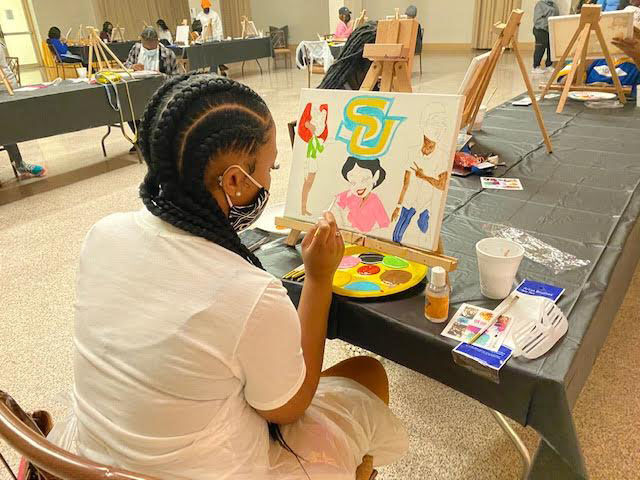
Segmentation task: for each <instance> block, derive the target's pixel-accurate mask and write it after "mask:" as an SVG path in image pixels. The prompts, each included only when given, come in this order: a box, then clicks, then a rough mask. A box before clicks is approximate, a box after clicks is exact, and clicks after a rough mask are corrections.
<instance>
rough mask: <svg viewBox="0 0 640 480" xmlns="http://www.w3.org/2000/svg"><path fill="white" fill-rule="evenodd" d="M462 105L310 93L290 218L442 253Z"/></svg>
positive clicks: (434, 99)
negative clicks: (323, 220) (327, 220)
mask: <svg viewBox="0 0 640 480" xmlns="http://www.w3.org/2000/svg"><path fill="white" fill-rule="evenodd" d="M462 100H463V99H462V97H461V96H459V95H430V94H420V93H389V92H364V91H347V90H318V89H303V90H302V93H301V100H300V110H299V117H298V127H297V131H296V139H295V144H294V151H293V162H292V166H291V173H290V177H289V188H288V190H287V202H286V207H285V214H284V216H285V217H288V218H292V219H295V220H302V221H305V222H315V221H316V219H317V217H318V216H319V215H320V214H321V213H322V212H323V211H324V210H326V209H327V208H329V207H330V206H331V205H332V204H333V208H332V209H331V211H332V212H333V213H334V214H335V216H336V219H337V221H338V224H339V226H340V228H342V229H344V230H347V231H351V232H356V233H360V234H363V235H366V236H368V237H372V238H378V239H381V240H385V241H391V242H396V243H399V244H401V245H404V246H407V247H414V248H418V249H422V250H430V251H435V250H436V249H437V248H438V241H439V238H440V227H441V224H442V219H443V215H444V205H445V202H446V198H447V190H448V187H449V179H450V176H451V168H452V165H453V155H454V153H455V146H456V139H457V135H458V131H459V128H460V118H461V114H462V106H463V101H462ZM305 192H306V193H308V195H307V196H306V204H305V201H304V200H305V199H304V198H303V197H304V196H305ZM304 209H306V210H307V211H306V212H303V210H304ZM396 210H397V211H396ZM394 213H395V215H394Z"/></svg>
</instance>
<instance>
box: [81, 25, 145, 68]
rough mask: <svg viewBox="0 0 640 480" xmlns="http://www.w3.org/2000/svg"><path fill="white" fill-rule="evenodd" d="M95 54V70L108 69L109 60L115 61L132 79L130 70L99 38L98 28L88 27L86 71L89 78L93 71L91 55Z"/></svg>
mask: <svg viewBox="0 0 640 480" xmlns="http://www.w3.org/2000/svg"><path fill="white" fill-rule="evenodd" d="M94 54H95V56H96V61H97V62H98V69H97V70H96V72H101V71H103V70H110V69H111V66H110V62H112V61H113V62H115V63H116V64H117V65H118V66H119V67H120V68H121V69H122V70H123V71H124V72H126V73H128V74H129V76H130V77H131V78H132V79H133V78H134V77H133V75H132V74H131V72H130V71H129V70H128V69H127V68H126V67H125V66H124V65H123V64H122V62H121V61H120V59H119V58H118V57H117V56H116V55H115V54H114V53H113V52H112V51H111V49H110V48H109V47H108V46H107V44H106V43H104V42H103V41H102V39H101V38H100V34H99V33H98V30H97V29H95V28H93V27H90V33H89V65H88V67H89V70H88V73H87V77H88V78H91V74H92V71H93V56H94ZM109 57H111V60H109Z"/></svg>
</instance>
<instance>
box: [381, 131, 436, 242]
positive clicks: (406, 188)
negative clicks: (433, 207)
mask: <svg viewBox="0 0 640 480" xmlns="http://www.w3.org/2000/svg"><path fill="white" fill-rule="evenodd" d="M435 149H436V142H434V141H433V140H430V139H429V138H427V137H426V136H424V139H423V144H422V149H421V153H422V155H423V156H424V157H428V156H429V155H431V154H432V153H433V152H434V151H435ZM414 176H415V177H416V179H417V180H420V182H412V180H413V178H412V177H414ZM447 179H448V173H447V172H442V173H440V174H439V175H438V178H433V177H430V176H428V175H427V174H425V172H424V170H423V169H422V168H421V167H420V166H419V165H418V164H417V163H416V162H413V165H412V166H410V167H409V168H408V169H407V170H406V171H405V173H404V182H403V185H402V190H401V191H400V196H399V197H398V206H397V207H396V209H395V210H394V212H393V214H392V215H391V221H396V220H397V223H396V226H395V228H394V230H393V241H394V242H398V243H401V242H402V240H403V238H404V235H405V233H406V231H407V228H409V225H410V224H411V221H412V220H413V218H414V217H415V216H416V214H418V219H417V222H416V224H417V226H418V229H419V230H420V231H421V232H422V233H424V234H426V233H427V230H429V219H430V213H429V209H428V208H427V207H426V206H425V207H424V208H420V207H419V208H418V209H416V208H415V207H416V206H419V205H425V203H424V202H420V201H419V200H420V199H421V198H422V199H424V197H425V194H426V192H425V190H424V188H423V187H424V185H423V184H422V183H421V182H427V183H428V184H430V185H432V186H433V187H435V188H436V189H438V190H440V191H444V189H445V188H446V186H447ZM410 189H411V190H412V191H411V192H410ZM407 192H410V195H409V197H410V200H409V201H408V202H405V200H406V197H407Z"/></svg>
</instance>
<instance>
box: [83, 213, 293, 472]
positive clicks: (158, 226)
mask: <svg viewBox="0 0 640 480" xmlns="http://www.w3.org/2000/svg"><path fill="white" fill-rule="evenodd" d="M300 337H301V333H300V322H299V319H298V315H297V312H296V310H295V308H294V306H293V305H292V303H291V301H290V300H289V298H288V297H287V293H286V290H285V289H284V288H283V286H282V284H281V282H280V281H279V280H276V279H275V278H274V277H273V276H271V275H270V274H268V273H266V272H264V271H262V270H260V269H258V268H256V267H254V266H252V265H250V264H249V263H248V262H247V261H246V260H244V259H242V258H241V257H240V256H238V255H236V254H234V253H232V252H230V251H228V250H226V249H224V248H223V247H221V246H218V245H216V244H214V243H212V242H209V241H207V240H205V239H203V238H200V237H195V236H192V235H190V234H188V233H186V232H184V231H182V230H180V229H177V228H174V227H173V226H171V225H169V224H168V223H166V222H164V221H162V220H160V219H159V218H157V217H155V216H153V215H152V214H151V213H149V212H147V211H146V210H141V211H138V212H130V213H119V214H114V215H111V216H109V217H106V218H104V219H102V220H100V221H99V222H98V223H96V224H95V225H94V226H93V228H92V229H91V231H90V232H89V233H88V235H87V238H86V240H85V243H84V246H83V248H82V253H81V257H80V267H79V271H78V277H77V301H76V308H75V346H76V349H75V357H74V376H75V382H74V395H73V404H74V413H75V416H76V418H77V421H78V438H77V442H78V445H77V447H78V450H79V452H80V454H82V455H84V456H86V457H88V458H90V459H92V460H95V461H98V462H101V463H105V464H110V465H115V466H120V467H123V468H127V469H129V470H133V471H139V472H145V473H148V474H151V475H156V476H158V478H163V479H165V480H172V479H184V478H190V479H195V478H198V479H203V478H211V479H214V478H215V479H216V480H219V479H225V478H233V479H236V478H242V479H245V478H247V479H249V478H251V479H253V478H256V479H257V478H260V472H261V471H262V470H264V471H265V472H266V471H267V469H268V464H269V458H268V455H269V444H270V441H269V436H268V431H267V422H266V421H265V420H264V419H263V418H262V417H260V416H259V415H258V414H257V413H256V411H255V410H254V408H255V409H260V410H271V409H276V408H278V407H280V406H282V405H284V404H285V403H287V402H288V401H289V400H290V399H291V398H292V397H293V396H294V395H295V394H296V393H297V391H298V390H299V388H300V386H301V385H302V383H303V381H304V378H305V374H306V369H305V363H304V358H303V355H302V349H301V338H300ZM252 407H253V408H252ZM247 472H251V473H250V474H249V473H247Z"/></svg>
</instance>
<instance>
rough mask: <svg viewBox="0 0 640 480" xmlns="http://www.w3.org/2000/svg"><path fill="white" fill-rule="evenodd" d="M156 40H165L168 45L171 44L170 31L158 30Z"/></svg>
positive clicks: (171, 36)
mask: <svg viewBox="0 0 640 480" xmlns="http://www.w3.org/2000/svg"><path fill="white" fill-rule="evenodd" d="M158 40H166V41H167V42H169V43H170V44H172V43H173V35H171V30H163V29H161V28H158Z"/></svg>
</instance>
